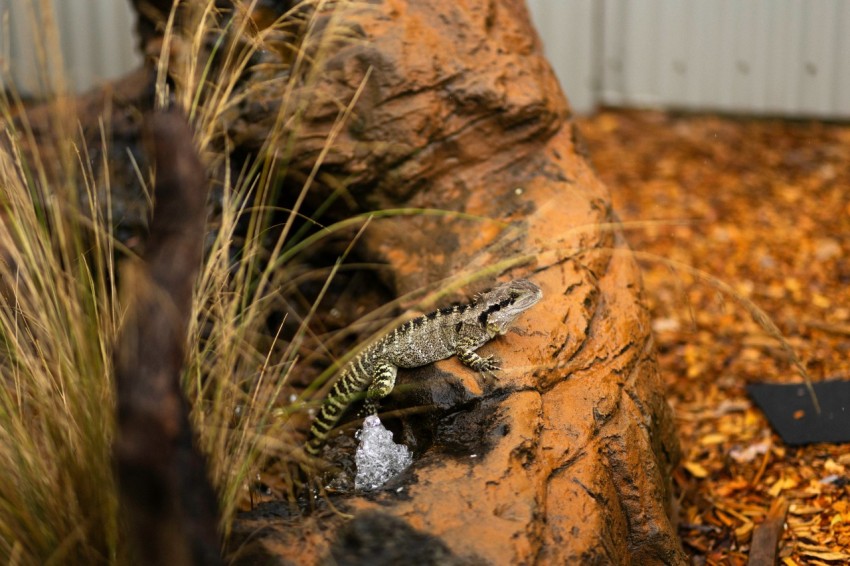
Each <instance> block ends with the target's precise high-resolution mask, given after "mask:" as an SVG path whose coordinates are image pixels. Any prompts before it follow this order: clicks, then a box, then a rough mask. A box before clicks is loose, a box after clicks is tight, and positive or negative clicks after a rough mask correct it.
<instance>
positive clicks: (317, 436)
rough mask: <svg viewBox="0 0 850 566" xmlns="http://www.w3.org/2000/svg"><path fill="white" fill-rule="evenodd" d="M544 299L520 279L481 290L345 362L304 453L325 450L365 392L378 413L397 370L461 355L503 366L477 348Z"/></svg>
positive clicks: (487, 368) (486, 365)
mask: <svg viewBox="0 0 850 566" xmlns="http://www.w3.org/2000/svg"><path fill="white" fill-rule="evenodd" d="M542 297H543V292H542V291H541V290H540V288H539V287H538V286H537V285H535V284H534V283H532V282H531V281H528V280H526V279H517V280H515V281H511V282H509V283H503V284H501V285H498V286H497V287H494V288H493V289H491V290H489V291H487V292H485V293H482V294H481V295H479V296H478V297H476V298H475V300H474V301H472V302H471V303H469V304H465V305H458V306H454V307H448V308H444V309H440V310H438V311H434V312H432V313H430V314H427V315H425V316H420V317H418V318H414V319H413V320H409V321H407V322H405V323H404V324H402V325H401V326H399V327H398V328H396V329H395V330H393V331H392V332H390V333H389V334H387V335H386V336H384V337H383V338H381V339H380V340H378V341H377V342H375V343H374V344H372V345H371V346H370V347H368V348H366V349H365V350H364V351H363V352H361V353H360V354H359V355H358V356H357V357H356V358H354V359H353V360H352V361H351V362H349V363H348V364H347V365H346V366H345V368H344V369H343V372H342V376H341V377H340V378H339V379H338V380H337V382H336V384H335V385H334V386H333V388H332V389H331V392H330V393H329V394H328V397H327V398H326V399H325V402H324V403H323V404H322V408H321V410H320V411H319V414H318V415H317V416H316V419H315V420H314V421H313V426H312V427H311V428H310V437H309V438H308V440H307V444H306V445H305V447H304V448H305V451H306V452H307V453H308V454H310V455H311V456H318V455H319V454H320V453H321V451H322V447H323V446H324V445H325V441H326V440H327V437H328V433H329V432H330V431H331V429H332V428H333V427H334V425H336V423H337V421H338V420H339V418H340V417H341V416H342V413H343V412H345V409H346V408H347V407H348V406H349V405H350V404H351V403H352V402H353V401H355V400H356V399H357V398H359V397H362V394H363V392H364V391H365V392H366V403H365V412H366V414H375V413H377V409H378V401H379V400H380V399H382V398H384V397H386V396H387V395H389V394H390V392H391V391H392V390H393V387H394V386H395V378H396V373H398V368H415V367H419V366H424V365H428V364H431V363H434V362H436V361H439V360H444V359H446V358H450V357H451V356H457V357H458V359H459V360H460V361H461V362H463V363H464V364H465V365H467V366H469V367H471V368H472V369H474V370H477V371H480V372H492V371H495V370H498V369H499V364H498V362H497V361H496V360H494V359H493V358H492V357H486V358H484V357H481V356H479V355H478V354H476V353H475V350H477V349H478V348H480V347H481V346H483V345H484V344H486V343H487V342H489V341H490V340H492V339H493V338H495V337H496V336H498V335H500V334H504V333H505V332H507V331H508V328H509V326H510V325H511V323H513V321H514V320H516V318H517V317H518V316H519V315H521V314H522V313H523V312H525V311H527V310H528V309H530V308H531V307H533V306H534V305H535V304H537V302H538V301H539V300H540V299H541V298H542Z"/></svg>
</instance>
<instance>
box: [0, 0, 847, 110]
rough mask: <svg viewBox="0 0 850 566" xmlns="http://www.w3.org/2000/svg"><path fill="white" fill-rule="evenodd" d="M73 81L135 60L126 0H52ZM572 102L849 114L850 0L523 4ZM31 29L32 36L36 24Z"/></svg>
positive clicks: (109, 73) (17, 8) (24, 15)
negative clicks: (529, 11) (533, 21)
mask: <svg viewBox="0 0 850 566" xmlns="http://www.w3.org/2000/svg"><path fill="white" fill-rule="evenodd" d="M51 1H52V5H53V6H54V10H55V15H56V21H57V25H58V29H59V31H60V35H61V45H62V48H61V54H62V56H63V58H64V61H65V67H66V69H68V72H67V76H68V77H69V80H70V81H71V86H72V87H74V88H75V89H76V90H84V89H86V88H89V87H91V86H92V85H94V84H96V83H97V82H99V81H102V80H106V79H110V78H113V77H117V76H120V75H121V74H123V73H124V72H126V71H127V70H130V69H132V68H133V67H135V66H136V65H138V64H139V61H140V57H139V55H138V54H136V53H135V49H134V44H135V40H134V38H133V34H132V15H131V12H130V9H129V2H128V0H51ZM527 1H528V4H529V7H530V9H531V12H532V16H533V17H534V20H535V23H536V25H537V27H538V29H539V31H540V35H541V37H542V38H543V42H544V44H545V47H546V52H547V55H548V56H549V59H550V61H551V62H552V66H553V67H554V68H555V71H556V73H558V76H559V77H560V79H561V82H562V84H563V85H564V90H565V91H566V92H567V95H568V96H569V98H570V101H571V103H572V105H573V108H574V109H575V110H577V111H579V112H588V111H592V110H593V109H594V108H595V107H596V106H597V105H598V104H606V105H612V106H659V107H672V108H682V109H692V110H720V111H726V112H738V113H749V114H778V115H787V116H819V117H826V118H833V119H848V118H850V0H527ZM38 3H40V2H36V1H35V0H0V13H2V14H4V18H3V25H2V26H0V57H2V60H3V68H4V69H10V70H11V78H12V79H13V81H14V83H15V84H16V86H17V87H18V88H19V89H20V90H22V91H23V92H24V93H28V94H37V93H39V92H42V88H41V85H40V83H39V80H38V77H39V73H38V72H37V69H38V65H37V58H36V56H35V55H36V50H35V49H34V48H33V45H34V38H35V37H36V34H35V33H34V32H33V28H32V24H31V11H32V6H33V5H34V4H38ZM39 33H40V32H39Z"/></svg>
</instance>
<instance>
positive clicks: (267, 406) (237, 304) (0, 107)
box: [0, 2, 347, 564]
mask: <svg viewBox="0 0 850 566" xmlns="http://www.w3.org/2000/svg"><path fill="white" fill-rule="evenodd" d="M201 4H202V5H201V6H200V12H199V15H198V20H197V22H196V23H197V24H198V25H196V26H193V27H191V28H186V29H192V30H193V34H191V35H186V34H184V33H183V32H181V31H180V30H176V29H173V28H172V29H170V30H169V31H168V34H167V37H166V41H165V47H164V50H165V51H164V53H169V52H170V51H169V49H170V47H169V46H170V45H173V43H174V42H181V43H182V46H181V49H182V59H181V61H182V64H184V65H188V67H184V68H180V67H179V66H178V67H169V68H168V69H169V70H168V71H167V70H166V65H165V62H163V65H162V67H161V73H162V75H161V77H162V80H161V81H160V84H159V86H160V93H159V94H160V101H161V102H163V103H165V102H166V101H168V103H175V104H178V105H180V106H182V107H184V109H185V110H186V111H187V115H188V116H190V119H191V120H192V122H193V126H194V128H195V131H196V142H197V145H198V148H199V150H200V151H201V152H202V155H203V156H204V157H205V159H206V160H207V162H208V163H209V167H210V171H211V172H219V171H221V170H229V169H230V167H222V164H225V165H230V163H229V159H230V156H229V153H228V147H227V143H226V136H225V135H224V130H223V128H224V126H223V125H222V122H223V116H225V114H226V113H227V112H229V111H231V110H232V109H233V108H234V107H235V106H236V105H238V104H239V102H240V98H241V97H243V96H245V94H244V91H240V89H239V88H238V86H239V81H240V80H241V79H242V77H243V75H244V73H245V71H246V69H248V67H249V65H250V63H251V61H252V56H253V55H254V52H255V51H256V49H257V48H258V47H260V46H262V45H263V41H264V34H265V33H266V32H264V31H262V30H261V31H259V32H257V31H256V30H253V31H252V32H251V33H248V30H247V26H248V25H249V24H248V20H247V18H244V17H243V18H239V17H237V18H235V19H233V20H232V22H231V23H230V24H229V28H228V29H226V30H221V29H218V26H219V25H220V22H219V20H218V19H217V18H216V17H215V13H214V10H213V9H212V2H208V3H201ZM316 4H317V9H318V10H321V9H323V4H325V3H324V2H317V3H316ZM335 4H336V5H337V8H336V9H339V8H341V7H342V6H343V5H344V3H339V2H337V3H335ZM299 14H303V12H299ZM293 17H294V15H293ZM299 17H303V16H299ZM41 23H42V24H43V23H44V22H41ZM332 23H333V21H332ZM303 25H304V26H305V30H306V36H305V38H304V39H303V40H302V44H301V45H299V46H295V47H296V48H294V49H293V53H294V56H293V57H292V59H291V61H290V62H289V63H288V64H289V65H291V69H290V72H289V73H288V75H286V76H293V77H298V79H299V82H300V84H299V88H297V89H296V88H295V87H294V86H293V85H292V84H290V82H287V80H285V79H283V78H281V77H282V76H285V75H284V74H275V73H269V74H268V76H269V77H270V78H269V79H268V80H274V81H277V82H278V83H279V86H280V87H281V89H282V90H281V95H282V107H281V110H280V112H279V116H278V121H277V123H276V124H275V127H274V128H273V131H272V133H271V136H270V138H269V139H268V140H267V149H268V151H267V152H265V153H264V154H260V155H258V156H257V157H256V159H255V160H254V161H253V162H252V163H251V164H249V165H248V166H247V167H246V169H245V171H244V173H243V174H242V175H241V176H240V177H239V178H229V177H228V178H225V179H223V187H222V202H221V205H222V206H221V213H220V217H219V218H218V219H217V229H216V232H215V239H214V241H213V243H212V245H211V246H210V249H209V251H208V257H207V260H206V262H205V264H204V266H203V268H202V274H201V277H200V280H199V282H198V286H197V292H196V297H195V302H194V309H193V310H194V314H195V316H194V319H193V322H192V326H191V329H190V335H189V337H188V344H189V348H188V352H189V358H188V360H187V365H186V368H187V369H186V374H185V380H184V382H185V390H186V392H187V395H188V397H189V399H190V402H191V403H192V404H193V406H194V411H193V420H194V423H195V425H196V430H197V432H198V434H199V437H200V441H201V446H202V448H203V450H204V451H205V453H206V454H207V456H208V459H209V462H210V467H211V469H210V474H211V479H212V480H213V483H214V485H215V486H216V487H217V489H218V490H219V494H220V500H221V507H222V510H223V515H222V518H221V522H222V527H223V530H224V531H225V532H226V531H227V530H228V528H229V525H230V523H231V522H232V519H233V517H234V514H235V512H236V510H237V508H238V505H239V502H240V500H241V499H242V498H244V497H245V495H246V493H247V492H246V490H245V487H246V485H247V484H248V483H249V482H250V478H251V476H252V475H253V474H254V473H256V471H257V469H258V466H260V465H261V464H262V461H263V459H264V458H265V457H268V456H269V455H270V454H277V455H283V454H285V453H286V452H287V451H288V450H289V449H290V448H291V444H290V443H287V440H286V438H287V434H286V432H285V428H286V425H287V423H286V420H285V419H280V418H273V409H274V408H275V407H276V406H277V405H278V397H279V394H280V388H281V386H282V385H283V384H284V383H285V382H286V378H287V375H288V372H289V371H291V369H292V367H293V365H294V363H295V361H296V355H297V351H298V336H296V337H295V338H296V339H295V340H294V341H293V342H292V343H290V344H289V345H288V347H283V346H282V345H280V344H278V343H277V340H278V336H277V335H275V334H274V333H273V332H272V333H269V331H268V328H267V325H268V307H269V305H270V304H271V303H272V302H273V301H274V296H275V294H276V292H277V289H278V288H279V287H280V286H281V285H282V284H283V279H284V278H285V269H280V265H278V264H277V262H275V261H274V258H275V257H277V256H280V254H281V253H282V251H283V250H284V249H286V246H287V238H288V236H289V235H290V234H291V231H292V225H293V224H292V222H291V220H290V221H289V222H287V223H286V225H285V226H284V227H283V228H282V229H276V230H274V231H272V230H271V226H270V225H269V224H270V222H271V219H272V214H271V213H270V211H271V210H272V207H270V206H266V205H265V204H266V203H269V202H271V201H272V199H273V198H274V192H275V187H276V184H275V181H276V180H277V179H279V176H280V174H281V173H280V168H281V164H284V163H285V162H286V157H287V156H286V155H285V151H284V152H281V151H272V150H273V149H275V148H286V147H291V144H289V143H287V142H288V140H290V139H291V138H292V137H293V136H295V135H297V131H298V123H299V119H300V114H301V113H302V112H303V110H304V109H305V108H306V106H307V104H308V100H307V99H306V98H305V97H308V96H309V92H310V89H309V84H311V81H314V80H315V76H314V74H313V73H314V71H313V69H315V68H317V65H316V63H317V59H318V58H321V57H323V56H324V55H323V49H325V48H326V47H325V46H328V45H330V44H331V43H332V42H334V41H339V40H340V38H341V37H343V35H344V34H343V33H340V34H335V32H334V31H333V29H334V28H333V25H331V26H328V27H323V30H322V33H318V31H316V30H314V29H313V28H312V27H311V23H310V21H305V22H303ZM240 26H242V27H240ZM39 29H46V30H47V32H46V33H47V38H46V40H45V41H46V42H48V43H50V42H54V43H55V41H56V32H55V29H53V28H50V27H49V26H47V27H43V26H41V25H40V26H39ZM273 31H274V28H270V29H269V32H273ZM222 32H226V33H222ZM210 37H213V38H216V37H218V38H222V39H220V40H218V41H213V42H212V45H213V50H214V51H215V53H214V55H215V58H216V61H217V62H216V64H215V65H213V64H210V61H211V58H210V49H209V45H210V43H209V38H210ZM228 37H233V38H241V37H251V38H252V39H251V41H230V40H228V39H227V38H228ZM311 42H312V45H310V46H309V47H310V49H309V53H310V54H311V55H310V57H307V56H306V55H305V54H306V53H308V49H306V48H305V44H308V43H311ZM44 52H45V53H47V51H46V50H44ZM51 65H52V64H50V65H49V64H47V63H45V65H44V68H49V67H51ZM167 72H171V73H173V74H179V76H181V77H182V78H183V79H184V80H182V81H166V80H165V74H166V73H167ZM169 85H171V86H169ZM305 85H306V88H305ZM172 89H173V90H172ZM69 100H70V99H69V98H67V97H65V96H64V95H63V94H62V89H59V90H58V92H57V93H56V94H55V97H54V98H53V100H52V109H53V114H54V118H55V121H54V122H53V123H52V126H54V130H53V132H52V134H53V136H52V138H53V139H52V140H50V141H45V140H39V143H40V144H41V145H40V146H39V150H40V151H41V152H46V153H49V154H50V155H51V156H53V157H51V160H50V162H49V163H48V162H47V161H46V160H42V159H40V157H39V153H35V154H33V155H29V156H26V155H25V152H24V151H23V147H24V146H25V145H26V146H28V147H31V148H34V147H36V146H35V143H34V140H32V139H31V136H28V134H27V130H26V127H24V128H23V129H22V130H21V131H15V130H14V129H12V128H11V127H9V125H10V124H11V123H12V115H13V114H19V109H18V108H16V104H15V102H14V101H10V100H4V101H2V102H1V103H0V111H2V113H3V117H4V119H5V120H4V121H5V122H6V124H7V130H6V135H5V139H3V140H2V146H0V186H2V189H3V191H2V192H3V196H2V199H0V206H2V209H0V258H1V259H2V261H0V285H2V287H1V288H0V292H2V293H0V294H1V295H2V296H0V379H2V387H0V458H2V461H3V462H4V463H5V464H4V468H5V469H4V474H3V478H4V481H3V482H0V557H2V559H4V560H5V561H6V562H10V563H20V564H28V563H32V564H36V563H50V562H58V563H81V564H82V563H123V562H124V561H125V559H126V554H125V553H126V551H125V548H124V543H123V537H122V536H121V533H120V525H119V519H118V516H119V515H118V504H117V496H116V489H115V483H114V479H113V474H112V469H111V463H110V446H111V443H112V437H113V431H114V423H113V419H114V416H113V414H114V399H113V382H112V361H111V356H112V345H113V341H114V339H115V336H116V335H117V334H118V329H119V327H120V325H121V324H122V312H123V311H122V309H121V306H120V305H119V303H118V297H117V293H116V289H115V284H116V283H115V282H116V278H117V273H116V268H115V265H114V258H115V257H116V250H118V251H119V252H121V253H127V252H126V250H122V249H121V246H120V245H119V244H117V243H116V242H115V240H114V239H113V237H112V235H111V232H110V227H111V225H112V222H111V218H109V214H110V212H109V210H110V203H109V202H103V197H102V196H101V195H103V194H105V195H107V197H106V198H107V199H108V194H109V191H108V190H106V191H103V190H102V188H103V184H106V186H107V189H108V184H109V171H108V163H106V162H104V163H102V164H100V166H101V170H100V171H99V172H98V174H97V175H96V174H95V172H94V171H93V170H92V168H90V166H89V165H88V163H89V159H88V156H87V151H86V148H85V147H84V145H82V144H81V143H80V142H78V140H79V139H80V138H79V136H77V135H74V134H75V132H76V131H77V128H78V126H77V124H76V123H75V118H74V113H73V107H72V105H71V104H70V103H69ZM346 116H347V113H346V110H345V109H344V108H343V109H342V111H341V113H340V122H339V123H340V124H341V123H342V121H343V120H344V118H345V117H346ZM28 137H29V138H30V139H27V138H28ZM104 139H106V136H104ZM25 141H26V142H27V143H24V142H25ZM328 143H329V144H330V143H331V140H329V142H328ZM47 145H49V146H50V147H46V146H47ZM102 154H103V155H109V152H108V151H103V152H102ZM56 157H58V158H56ZM317 168H318V164H317ZM317 170H318V169H316V171H317ZM314 178H315V172H314V174H313V175H311V176H310V181H312V179H314ZM98 187H100V188H98ZM307 190H309V181H308V184H307V186H305V187H304V188H303V191H302V192H303V193H306V191H307ZM80 191H83V192H84V193H85V194H82V195H81V194H79V193H80ZM81 202H82V203H87V204H86V205H85V206H84V209H81V208H80V203H81ZM297 213H298V211H297V210H293V211H292V212H291V216H290V218H294V215H296V214H297ZM244 226H247V229H244V228H242V229H241V231H240V227H244ZM272 232H274V233H275V234H276V235H275V237H274V238H273V240H272V241H271V243H270V242H269V234H270V233H272ZM237 244H238V245H239V254H238V256H239V258H240V259H239V261H238V262H234V260H233V257H234V253H233V249H234V246H235V245H237ZM307 322H309V318H308V320H305V321H304V323H303V324H302V330H301V331H300V333H302V334H303V332H304V330H303V329H304V328H306V324H307Z"/></svg>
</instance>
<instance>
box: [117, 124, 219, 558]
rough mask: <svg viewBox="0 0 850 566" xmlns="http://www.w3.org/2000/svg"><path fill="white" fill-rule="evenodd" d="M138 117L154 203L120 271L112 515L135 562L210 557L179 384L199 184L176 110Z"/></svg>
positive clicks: (201, 470) (199, 172)
mask: <svg viewBox="0 0 850 566" xmlns="http://www.w3.org/2000/svg"><path fill="white" fill-rule="evenodd" d="M146 124H147V130H148V131H147V134H148V135H147V138H148V139H147V142H148V143H147V146H148V151H149V153H150V155H151V156H152V158H153V161H154V163H155V164H156V168H157V169H156V182H155V203H156V204H155V211H154V217H153V222H152V224H151V231H150V237H149V238H148V241H147V245H146V250H145V254H144V258H143V259H144V261H143V262H141V264H137V265H133V266H132V268H131V269H127V270H125V272H124V273H123V275H122V287H123V289H124V291H125V295H127V296H128V297H129V298H130V299H129V302H130V309H129V314H128V319H127V320H128V322H127V323H126V325H125V326H124V328H123V331H122V335H121V338H120V341H119V344H118V346H117V348H116V356H115V373H116V387H117V405H118V434H117V438H116V440H115V446H114V458H115V466H116V470H117V478H118V484H119V490H120V498H121V508H122V516H123V517H124V520H125V521H126V523H127V525H129V529H130V534H131V538H132V540H133V543H134V544H133V550H134V554H135V557H136V560H137V561H138V563H139V564H151V565H153V564H177V565H184V564H197V565H200V564H217V563H220V561H221V560H220V539H219V536H218V532H217V521H218V515H217V499H216V495H215V492H214V491H213V489H212V487H211V484H210V483H209V480H208V478H207V470H206V465H205V459H204V458H203V456H202V455H201V454H200V452H199V451H198V449H197V447H196V443H195V439H194V434H193V432H192V428H191V426H190V422H189V405H188V403H187V402H186V399H185V397H184V395H183V392H182V389H181V383H180V381H181V376H182V369H183V364H184V344H185V340H186V329H187V326H188V319H189V316H190V314H191V304H192V301H191V299H192V288H193V285H194V282H195V277H196V275H197V272H198V267H199V266H200V262H201V253H202V242H203V238H204V223H205V220H206V198H207V193H208V184H207V179H206V172H205V170H204V167H203V165H202V163H201V161H200V158H199V157H198V155H197V153H196V152H195V150H194V148H193V142H192V134H191V131H190V130H189V127H188V125H187V123H186V121H185V119H184V118H183V117H182V115H181V114H180V113H178V112H166V113H154V114H151V115H150V116H148V119H147V120H146Z"/></svg>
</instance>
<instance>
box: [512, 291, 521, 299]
mask: <svg viewBox="0 0 850 566" xmlns="http://www.w3.org/2000/svg"><path fill="white" fill-rule="evenodd" d="M510 295H511V298H512V299H519V298H520V297H522V292H521V291H517V290H516V289H514V290H512V291H511V292H510Z"/></svg>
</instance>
